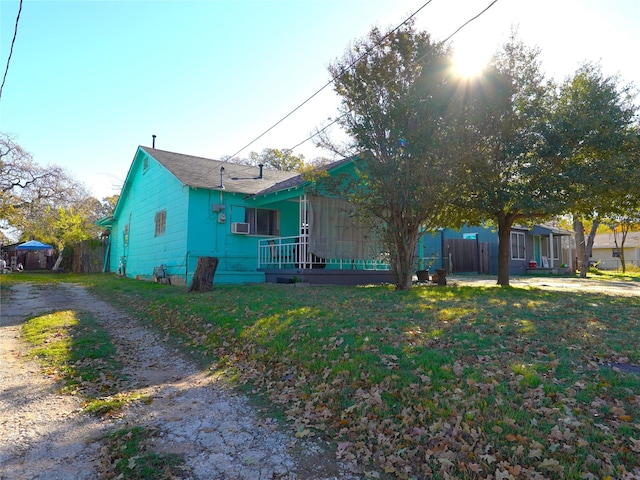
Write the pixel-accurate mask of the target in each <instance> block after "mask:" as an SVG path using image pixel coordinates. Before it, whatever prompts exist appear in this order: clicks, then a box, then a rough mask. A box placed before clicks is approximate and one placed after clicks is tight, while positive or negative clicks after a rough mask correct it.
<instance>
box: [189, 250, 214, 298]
mask: <svg viewBox="0 0 640 480" xmlns="http://www.w3.org/2000/svg"><path fill="white" fill-rule="evenodd" d="M216 268H218V258H216V257H200V258H199V259H198V265H196V271H195V273H194V274H193V280H191V286H190V287H189V293H191V292H210V291H211V290H213V276H214V275H215V274H216Z"/></svg>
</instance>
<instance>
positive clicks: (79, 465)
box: [0, 284, 360, 480]
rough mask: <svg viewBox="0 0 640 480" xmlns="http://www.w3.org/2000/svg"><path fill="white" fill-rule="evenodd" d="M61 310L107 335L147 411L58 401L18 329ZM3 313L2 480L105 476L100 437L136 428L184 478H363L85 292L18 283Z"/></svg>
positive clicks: (60, 398)
mask: <svg viewBox="0 0 640 480" xmlns="http://www.w3.org/2000/svg"><path fill="white" fill-rule="evenodd" d="M60 309H64V310H69V309H72V310H77V311H89V312H91V313H92V314H93V315H94V316H95V317H96V318H97V319H98V322H99V323H100V324H101V326H102V327H103V328H104V329H105V330H106V331H107V332H108V333H109V335H110V336H111V337H112V342H113V343H114V345H115V346H116V349H117V351H118V357H119V358H118V360H119V361H120V362H122V363H123V364H124V366H125V372H124V373H125V374H126V375H128V376H129V378H130V379H131V380H130V381H131V387H130V388H131V389H135V390H137V391H138V392H140V393H141V394H143V395H147V396H149V397H150V398H151V399H152V401H151V402H150V403H140V404H135V405H133V406H131V407H129V408H128V409H127V410H126V411H125V413H124V415H123V416H122V417H120V418H116V419H108V420H101V419H98V418H95V417H90V416H87V415H85V414H83V413H82V412H81V399H79V398H76V397H73V396H69V395H60V394H59V393H57V389H56V385H55V383H54V381H53V380H52V379H51V378H50V377H48V376H46V375H44V374H43V373H42V372H41V369H40V367H39V366H38V365H36V364H35V363H33V362H32V361H30V360H29V359H28V358H26V357H25V353H26V349H25V345H23V343H22V342H21V340H20V339H19V331H20V325H21V324H22V322H24V320H25V319H26V318H28V317H30V316H33V315H35V314H38V313H43V312H51V311H54V310H60ZM0 313H1V317H0V318H1V322H0V345H1V351H2V362H0V378H1V392H0V480H18V479H20V480H22V479H25V480H26V479H29V480H36V479H51V480H53V479H55V480H66V479H69V480H72V479H73V480H83V479H87V480H89V479H97V478H101V477H104V471H105V469H104V465H103V462H104V455H103V451H102V448H103V447H102V444H101V437H103V436H104V434H105V433H106V432H108V431H112V430H114V429H117V428H124V427H128V426H129V427H130V426H134V425H139V426H145V427H149V428H150V429H151V431H155V432H157V434H155V435H154V436H153V438H150V439H149V442H150V444H151V446H152V449H153V450H155V451H156V452H158V453H178V454H181V455H183V456H184V458H185V459H186V468H185V472H188V473H185V474H184V476H182V477H180V478H182V479H187V478H189V479H201V480H204V479H207V480H209V479H211V480H213V479H225V480H233V479H243V480H246V479H255V480H267V479H316V480H321V479H354V478H360V477H359V476H358V475H356V474H355V473H353V472H350V471H349V470H348V469H347V467H346V466H345V465H342V464H339V463H338V462H337V461H336V460H335V456H334V455H333V454H332V453H330V452H329V451H328V449H327V448H326V445H322V444H320V443H313V442H312V441H305V442H301V441H300V440H297V439H295V438H294V437H293V436H292V435H290V434H289V433H286V432H283V431H282V430H281V429H280V428H279V426H278V425H277V423H276V421H275V420H273V419H270V418H267V417H265V416H263V415H260V414H259V413H257V412H256V411H255V409H254V408H253V407H252V406H251V405H249V403H248V401H247V399H246V398H244V397H243V396H241V395H238V394H236V393H235V392H234V391H233V390H230V389H228V388H225V387H224V386H223V385H222V384H221V382H218V381H216V379H215V378H214V377H213V376H211V375H209V374H208V372H206V371H201V370H200V369H198V368H197V367H196V365H194V364H193V363H191V362H189V361H187V360H186V359H184V358H181V357H180V356H179V354H178V352H177V351H175V350H170V348H169V347H168V345H167V344H166V343H165V342H164V341H163V339H162V338H161V337H159V336H158V335H157V334H156V333H154V332H153V331H151V330H149V329H148V328H146V327H144V326H143V325H141V324H139V323H138V322H137V321H135V320H133V319H131V318H130V317H128V316H127V315H125V314H124V313H122V312H121V311H119V310H117V309H115V308H114V307H112V306H110V305H109V304H107V303H105V302H102V301H100V300H98V299H97V298H95V297H93V296H91V295H90V294H89V293H88V292H87V291H86V290H85V289H84V288H83V287H82V286H79V285H74V284H58V285H56V286H45V287H43V286H39V285H38V286H35V285H29V284H18V285H15V286H14V287H12V294H11V301H10V302H4V304H3V305H2V309H1V312H0ZM172 478H176V477H172Z"/></svg>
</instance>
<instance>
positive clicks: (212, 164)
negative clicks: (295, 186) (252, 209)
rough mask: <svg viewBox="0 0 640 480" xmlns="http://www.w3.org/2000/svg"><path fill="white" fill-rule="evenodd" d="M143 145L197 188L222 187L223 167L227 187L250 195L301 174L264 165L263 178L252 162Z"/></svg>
mask: <svg viewBox="0 0 640 480" xmlns="http://www.w3.org/2000/svg"><path fill="white" fill-rule="evenodd" d="M140 148H142V149H143V150H144V151H145V152H147V153H148V154H149V155H151V157H153V158H154V159H156V160H157V161H158V162H159V163H160V164H161V165H162V166H164V167H165V168H166V169H167V170H169V171H170V172H171V173H172V174H173V175H175V176H176V178H177V179H178V180H180V181H181V182H182V183H183V184H184V185H187V186H189V187H194V188H204V189H208V190H219V189H220V167H224V171H223V172H222V185H223V186H224V189H225V190H226V191H229V192H237V193H244V194H247V195H253V194H256V193H258V192H260V191H262V190H266V189H270V188H271V187H273V186H274V185H276V184H278V183H280V182H286V181H287V180H291V179H294V178H295V177H299V175H298V173H297V172H282V171H279V170H270V169H267V168H263V170H262V178H259V175H260V169H259V168H258V167H254V166H251V165H240V164H237V163H230V162H224V161H222V160H212V159H210V158H202V157H194V156H192V155H184V154H182V153H174V152H167V151H165V150H158V149H155V148H149V147H140Z"/></svg>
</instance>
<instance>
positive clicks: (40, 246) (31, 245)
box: [16, 240, 53, 250]
mask: <svg viewBox="0 0 640 480" xmlns="http://www.w3.org/2000/svg"><path fill="white" fill-rule="evenodd" d="M52 249H53V247H52V246H51V245H47V244H46V243H41V242H38V241H37V240H29V241H28V242H24V243H21V244H20V245H18V246H17V247H16V250H52Z"/></svg>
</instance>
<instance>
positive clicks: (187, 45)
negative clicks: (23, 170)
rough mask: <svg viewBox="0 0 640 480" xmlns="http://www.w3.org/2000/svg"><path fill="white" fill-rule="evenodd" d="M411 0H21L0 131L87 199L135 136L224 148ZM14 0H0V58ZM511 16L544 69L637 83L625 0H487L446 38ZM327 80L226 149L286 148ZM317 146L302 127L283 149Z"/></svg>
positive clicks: (448, 27) (463, 0)
mask: <svg viewBox="0 0 640 480" xmlns="http://www.w3.org/2000/svg"><path fill="white" fill-rule="evenodd" d="M490 2H491V0H433V1H432V2H431V3H430V4H429V5H428V6H426V7H425V8H424V9H423V10H422V11H421V12H420V13H419V14H418V15H417V17H416V24H417V26H418V28H419V29H421V30H426V31H428V32H430V33H431V34H432V35H433V36H434V37H435V38H436V39H439V40H441V39H444V38H446V37H447V36H449V35H450V34H451V33H452V32H453V31H454V30H455V29H456V28H457V27H459V26H460V25H462V24H463V23H464V22H465V21H466V20H468V19H469V18H471V17H472V16H474V15H475V14H476V13H478V12H480V11H481V10H482V9H483V8H484V7H485V6H487V5H488V4H489V3H490ZM424 3H426V0H253V1H250V0H233V1H226V0H199V1H178V0H164V1H159V0H146V1H128V0H120V1H116V0H111V1H70V0H68V1H54V0H24V3H23V8H22V14H21V18H20V23H19V27H18V35H17V39H16V43H15V47H14V51H13V57H12V59H11V64H10V67H9V73H8V77H7V80H6V83H5V86H4V89H3V93H2V99H1V100H0V130H2V131H3V132H5V133H11V134H13V135H14V136H15V137H16V140H17V142H18V143H19V144H20V145H21V146H22V147H23V148H25V149H26V150H27V151H29V152H31V153H32V154H33V156H34V159H35V160H36V161H37V162H38V163H39V164H41V165H49V164H56V165H60V166H63V167H65V168H66V169H67V170H68V171H69V172H70V173H71V174H72V175H73V176H74V177H75V178H77V179H78V180H80V181H82V182H84V183H85V184H86V185H87V186H88V187H89V189H90V190H91V191H92V192H93V194H94V195H95V196H96V197H98V198H102V197H104V196H106V195H112V194H116V193H119V187H120V186H121V184H122V182H123V180H124V178H125V177H126V174H127V171H128V169H129V166H130V163H131V160H132V159H133V155H134V153H135V150H136V148H137V146H138V145H146V146H150V145H151V135H153V134H155V135H157V139H156V147H157V148H161V149H165V150H170V151H175V152H180V153H186V154H192V155H198V156H204V157H209V158H220V157H221V156H222V155H230V154H233V153H236V152H237V151H238V150H240V149H241V148H242V147H243V146H245V145H246V144H247V143H249V142H250V141H252V140H253V139H254V138H255V137H257V136H258V135H260V134H261V133H262V132H264V131H265V130H266V129H267V128H269V127H270V126H271V125H273V124H274V123H275V122H276V121H278V120H280V119H281V118H282V117H283V116H284V115H286V114H287V113H289V112H290V111H291V110H293V109H294V108H295V107H296V106H298V105H299V104H300V103H301V102H303V101H304V100H305V99H307V98H308V97H309V96H310V95H311V94H312V93H314V92H315V91H316V90H318V89H319V88H320V87H322V86H323V85H324V84H325V83H326V82H327V81H328V80H329V75H328V72H327V66H328V65H329V64H330V63H331V62H333V61H334V60H335V59H336V58H339V57H341V56H342V55H343V53H344V51H345V49H346V48H347V47H348V45H349V43H350V42H351V41H352V40H354V39H357V38H361V37H363V36H365V35H366V34H367V32H368V31H369V30H370V28H371V27H372V26H374V25H377V26H379V27H381V29H383V30H388V29H389V28H390V27H395V26H397V25H398V24H399V23H400V22H402V21H403V20H404V19H405V18H406V17H407V16H409V15H410V14H411V13H413V12H414V11H415V10H417V9H418V8H420V7H421V6H422V5H423V4H424ZM18 5H19V2H18V1H17V0H0V42H1V44H0V67H1V70H2V73H4V68H5V65H6V60H7V56H8V53H9V47H10V44H11V38H12V36H13V29H14V24H15V20H16V14H17V11H18ZM513 26H517V27H518V29H519V34H520V37H521V38H522V39H523V40H524V41H525V43H527V44H528V45H531V46H538V47H540V48H541V49H542V57H541V58H542V61H543V69H544V70H545V71H546V72H547V74H548V76H549V77H555V78H556V79H558V80H561V79H563V78H564V77H565V76H567V75H569V74H571V73H572V72H574V71H575V70H576V68H577V67H578V66H579V65H580V64H581V63H582V62H584V61H594V62H601V64H602V65H603V69H604V71H605V72H606V73H609V74H615V73H619V74H620V75H621V77H622V78H623V79H624V81H625V82H627V83H628V82H633V83H635V84H636V85H640V62H639V61H638V52H640V0H599V1H597V0H537V1H535V2H531V1H524V0H498V2H497V3H496V4H495V5H494V6H493V7H492V8H491V9H489V10H488V11H487V12H486V13H485V14H484V15H483V16H482V17H480V18H479V19H478V20H476V21H475V22H473V23H472V24H470V25H469V26H467V27H466V28H465V29H464V30H462V31H461V32H460V33H459V34H458V35H456V36H455V37H454V38H453V39H452V42H453V43H454V45H457V46H460V47H461V48H462V47H464V46H466V47H469V46H473V47H474V48H477V49H479V50H478V53H477V55H489V54H490V53H491V52H492V51H494V50H495V48H496V47H497V45H499V44H500V42H501V41H503V40H505V38H506V37H507V36H508V35H509V32H510V30H511V28H512V27H513ZM337 104H338V100H337V98H336V97H335V95H334V94H333V92H332V89H331V88H327V89H325V90H324V91H323V93H322V94H320V95H318V96H317V97H316V98H315V99H314V100H312V101H310V102H309V103H308V104H307V105H305V106H304V107H303V108H301V109H300V110H299V111H297V112H296V113H295V114H294V115H292V116H291V117H290V118H289V119H288V120H286V121H285V122H283V123H282V124H280V125H279V126H278V127H276V128H275V129H274V130H272V131H271V132H270V133H269V134H268V135H266V136H264V137H263V138H262V139H260V140H259V141H258V142H256V143H255V144H253V145H251V146H250V147H249V148H247V149H246V150H244V151H242V152H241V153H240V156H246V155H247V154H248V153H249V152H250V151H261V150H262V149H263V148H267V147H272V148H289V147H292V146H294V145H296V144H297V143H299V142H301V141H302V140H304V139H305V138H307V137H308V136H309V134H310V133H311V132H312V131H313V129H314V128H315V127H316V126H322V125H324V124H325V123H326V119H327V118H328V117H332V116H333V115H334V114H335V112H336V106H337ZM295 153H297V154H304V155H305V157H306V158H308V159H312V158H314V157H317V156H321V155H326V154H325V153H324V152H322V151H317V150H316V149H315V148H314V147H313V145H312V143H311V142H307V143H306V144H305V145H304V146H302V147H300V148H299V149H297V150H296V151H295Z"/></svg>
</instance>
